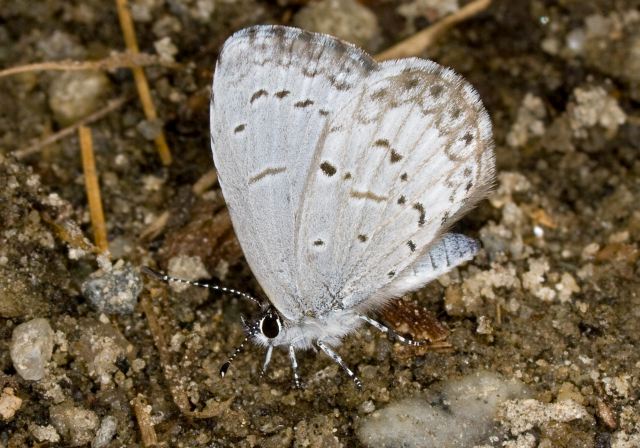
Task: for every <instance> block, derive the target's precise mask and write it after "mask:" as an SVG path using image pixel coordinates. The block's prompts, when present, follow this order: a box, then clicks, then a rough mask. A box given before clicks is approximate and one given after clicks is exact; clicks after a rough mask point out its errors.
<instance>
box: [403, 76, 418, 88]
mask: <svg viewBox="0 0 640 448" xmlns="http://www.w3.org/2000/svg"><path fill="white" fill-rule="evenodd" d="M403 84H404V88H405V89H407V90H409V89H413V88H414V87H417V86H418V84H420V80H419V79H418V78H407V79H405V80H404V81H403Z"/></svg>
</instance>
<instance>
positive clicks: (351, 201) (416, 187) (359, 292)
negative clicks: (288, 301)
mask: <svg viewBox="0 0 640 448" xmlns="http://www.w3.org/2000/svg"><path fill="white" fill-rule="evenodd" d="M493 176H494V154H493V145H492V138H491V125H490V121H489V118H488V116H487V114H486V112H485V110H484V108H483V106H482V104H481V102H480V100H479V98H478V95H477V94H476V93H475V91H474V90H473V88H472V87H471V86H470V85H469V84H468V83H467V82H465V81H464V80H463V79H462V78H461V77H459V76H458V75H456V74H454V73H453V72H452V71H450V70H448V69H445V68H443V67H441V66H439V65H437V64H435V63H433V62H430V61H424V60H420V59H404V60H399V61H390V62H385V63H382V64H379V65H378V67H377V68H376V69H374V70H371V71H370V72H369V74H368V77H367V80H366V82H364V83H362V84H360V86H359V88H358V89H357V91H356V92H354V95H353V96H352V97H351V98H350V100H349V102H348V103H347V104H345V105H344V106H343V107H342V109H341V110H340V111H339V112H338V113H337V114H336V115H335V116H334V117H332V118H331V119H330V120H328V121H327V122H326V123H325V125H324V128H323V130H322V133H321V135H320V136H319V144H318V146H317V148H316V151H315V154H314V156H313V159H312V161H311V166H310V171H309V176H308V179H307V183H306V185H305V188H304V191H303V202H302V212H301V214H300V215H299V216H298V221H297V223H296V256H297V263H298V266H299V269H300V273H299V275H298V291H299V292H300V293H301V296H302V297H304V299H305V300H307V301H308V302H307V303H306V304H305V306H307V307H308V309H313V310H317V312H318V313H322V312H323V310H326V309H329V308H335V307H344V308H352V307H360V308H366V307H368V306H373V305H375V304H376V303H379V302H382V301H384V300H386V299H388V298H390V297H392V293H395V292H397V291H399V290H405V289H406V288H404V287H402V288H395V291H394V288H389V287H388V286H389V285H390V284H391V283H392V282H393V281H394V279H395V278H397V277H398V276H400V275H403V274H406V272H405V270H407V269H408V268H409V267H410V266H412V265H414V266H418V265H417V264H416V263H418V262H419V260H420V259H422V258H423V257H424V256H426V255H427V254H428V253H429V251H430V250H432V248H433V246H434V244H437V243H438V241H439V240H440V237H441V236H442V235H443V233H444V232H445V231H446V229H447V228H448V227H449V226H450V225H451V224H452V223H453V222H454V221H455V220H456V219H458V218H459V216H460V215H461V214H462V213H463V212H464V211H465V210H467V209H469V208H470V207H472V206H473V205H475V204H476V203H477V202H478V201H479V200H480V199H482V198H483V197H484V196H485V195H486V193H487V192H488V190H489V189H490V188H491V185H492V182H493ZM320 243H321V244H320ZM423 277H425V276H423ZM426 277H428V276H426ZM401 283H402V282H401ZM405 283H406V282H405ZM416 284H417V285H418V286H420V285H421V284H423V283H421V282H417V283H416ZM397 285H398V284H397ZM397 285H396V286H397ZM405 286H406V285H405ZM414 286H415V284H414ZM319 291H320V293H318V292H319Z"/></svg>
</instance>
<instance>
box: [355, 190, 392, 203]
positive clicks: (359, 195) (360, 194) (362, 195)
mask: <svg viewBox="0 0 640 448" xmlns="http://www.w3.org/2000/svg"><path fill="white" fill-rule="evenodd" d="M351 197H352V198H355V199H370V200H372V201H374V202H384V201H386V200H387V197H386V196H380V195H377V194H375V193H373V192H371V191H356V190H351Z"/></svg>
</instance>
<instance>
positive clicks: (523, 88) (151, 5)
mask: <svg viewBox="0 0 640 448" xmlns="http://www.w3.org/2000/svg"><path fill="white" fill-rule="evenodd" d="M308 3H310V2H308V1H304V0H298V1H295V0H279V1H277V2H275V1H273V2H267V1H257V0H237V1H233V0H183V1H180V0H130V4H131V11H132V15H133V19H134V24H135V28H136V33H137V37H138V41H139V46H140V49H141V51H143V52H145V53H150V54H158V55H160V56H161V57H162V58H163V60H164V61H171V60H175V61H176V62H178V63H179V65H177V66H171V65H168V64H167V63H163V64H157V63H156V64H152V65H150V66H148V67H146V68H145V71H146V74H147V77H148V79H149V84H150V87H151V91H152V94H153V98H154V100H155V104H156V106H157V109H158V116H159V117H160V119H159V120H156V121H154V120H147V119H145V116H144V114H143V112H142V108H141V106H140V103H139V102H138V100H137V97H136V95H135V86H134V82H133V77H132V75H131V71H130V70H128V69H124V68H120V69H112V70H100V71H94V72H86V71H83V72H79V71H68V70H62V71H53V70H45V71H28V72H24V73H21V74H17V75H12V76H7V77H3V78H0V104H1V107H0V447H23V446H39V447H42V446H85V445H91V446H93V447H94V448H95V447H98V448H99V447H121V446H126V447H137V446H152V445H153V443H154V440H155V441H157V442H156V443H157V446H166V447H174V446H176V447H218V446H220V447H223V446H237V447H253V446H262V447H281V446H285V447H286V446H295V447H307V446H309V447H315V446H324V447H331V446H336V447H337V446H345V447H352V446H365V445H368V446H374V447H378V446H389V447H399V446H407V447H420V446H463V447H466V446H468V447H471V446H486V447H488V446H492V447H501V446H509V447H516V446H518V447H534V446H541V447H582V446H584V447H609V446H612V447H616V448H621V447H639V446H640V404H638V398H639V391H638V390H639V387H640V375H639V373H638V372H640V349H639V348H638V336H639V335H640V295H639V291H640V288H639V286H640V282H639V281H638V278H639V275H638V274H639V273H640V261H639V260H640V252H639V247H638V246H639V244H640V211H639V210H638V203H640V158H639V157H638V154H639V152H640V109H639V107H638V106H639V105H640V2H638V1H635V0H626V1H623V0H614V1H611V0H586V1H580V2H577V1H570V0H557V1H551V0H545V1H542V0H532V1H524V0H517V1H516V0H494V1H493V4H492V5H491V6H490V7H489V9H487V10H486V11H484V12H482V13H480V14H478V15H477V16H475V17H474V18H472V19H471V20H468V21H466V22H464V23H462V24H460V25H458V26H457V27H455V28H453V29H451V30H449V31H448V32H447V33H446V35H445V36H444V37H443V38H441V39H440V40H439V41H438V42H437V43H436V44H434V45H432V46H431V47H430V48H429V49H428V50H427V51H425V52H423V53H422V54H421V56H422V57H428V58H431V59H434V60H436V61H438V62H439V63H441V64H443V65H446V66H450V67H452V68H453V69H455V70H456V71H457V72H459V73H461V74H462V75H463V76H464V77H465V78H467V79H468V80H469V81H470V82H471V83H472V84H473V85H474V86H476V88H477V90H478V91H479V93H480V96H481V97H482V99H483V101H484V103H485V105H486V107H487V109H488V111H489V113H490V116H491V118H492V121H493V123H494V134H495V141H496V155H497V163H498V180H497V185H496V190H495V192H494V193H493V194H492V196H491V197H490V199H489V200H487V201H484V202H483V203H482V204H481V205H480V206H479V207H478V208H477V209H476V210H474V211H473V212H472V213H470V214H469V215H468V216H467V217H465V218H464V219H463V220H462V221H461V222H460V223H459V225H458V226H457V230H459V231H462V232H464V233H466V234H469V235H471V236H474V237H477V238H478V239H479V240H480V241H481V242H482V245H483V249H482V251H481V253H480V254H479V255H478V256H477V257H476V258H475V259H474V260H473V261H472V262H470V263H468V264H466V265H465V266H463V267H461V268H459V269H456V270H455V271H454V272H452V273H450V274H448V275H446V276H444V277H443V278H440V279H439V280H438V281H435V282H433V283H432V284H431V285H429V286H427V287H426V288H424V289H423V290H421V291H419V292H418V293H416V294H413V295H411V296H410V297H408V298H407V300H406V301H404V302H403V306H404V307H405V308H407V307H408V309H411V310H412V313H413V311H415V312H416V313H418V314H417V317H415V319H416V320H417V321H418V322H421V320H420V319H421V313H424V309H428V310H430V311H431V312H432V313H434V314H435V315H437V316H438V318H439V319H440V320H441V321H442V322H443V324H444V325H446V326H447V327H448V328H449V329H450V335H449V337H448V339H447V342H448V344H449V346H448V348H447V346H446V344H444V347H442V346H441V347H440V349H433V348H432V349H414V348H407V347H405V346H402V345H399V344H396V343H394V342H392V341H389V340H388V339H387V338H385V337H384V335H382V334H379V333H377V332H375V331H374V330H372V329H369V328H365V329H363V330H362V331H360V332H358V333H357V334H354V335H353V336H350V337H349V338H347V339H346V340H345V342H344V344H343V345H342V346H341V347H340V348H339V352H340V353H341V354H342V355H343V356H344V358H345V360H346V362H347V363H348V364H349V365H351V366H354V367H355V368H356V371H357V372H358V374H359V375H360V377H361V378H362V380H363V382H364V388H363V389H362V390H358V389H356V388H355V387H354V386H353V384H352V383H351V382H350V380H349V379H348V378H347V377H346V376H345V375H343V374H342V372H340V371H339V369H338V368H337V367H336V366H335V365H334V364H333V363H331V362H330V361H329V360H328V359H327V358H326V357H324V356H320V355H316V354H314V353H308V354H307V355H304V356H301V357H299V361H300V364H301V374H302V376H303V378H304V381H305V388H304V389H303V390H296V389H294V388H293V387H292V383H291V372H290V369H289V365H288V360H287V358H286V355H285V353H284V352H277V353H275V355H274V360H273V365H272V368H271V370H270V372H269V373H268V375H267V376H266V377H265V378H259V369H260V365H261V362H262V353H261V351H260V350H258V349H257V348H255V347H253V348H249V349H248V350H247V352H246V353H245V354H243V355H242V356H239V357H238V358H237V360H236V362H235V363H234V364H233V366H232V368H231V369H230V371H229V374H228V375H227V377H226V378H224V379H221V378H220V377H219V375H218V370H219V367H220V365H221V363H222V362H224V361H225V360H226V358H227V357H228V355H229V354H230V353H231V352H232V351H233V348H234V347H235V346H236V345H237V344H238V343H239V342H240V341H241V340H242V338H243V337H244V335H243V329H242V326H241V324H240V316H241V315H251V314H252V313H253V312H255V309H254V308H253V307H252V305H251V304H249V303H245V302H243V301H241V300H238V299H236V298H234V297H231V296H226V295H222V296H221V295H218V294H215V293H210V294H209V293H208V292H207V291H204V290H196V289H194V288H190V289H187V290H184V291H180V292H177V291H174V290H172V289H171V288H169V287H167V285H164V284H161V283H158V282H155V281H152V280H151V279H149V278H148V277H144V276H140V275H139V274H138V271H137V269H138V268H139V267H140V266H142V265H151V266H156V267H158V268H160V269H164V270H166V269H170V270H172V272H177V273H181V272H182V273H183V274H184V275H188V274H189V273H193V272H197V273H201V274H202V276H203V277H207V278H211V279H214V280H215V281H216V282H220V283H222V284H225V285H227V286H229V287H233V288H237V289H241V290H245V291H248V292H250V293H252V294H255V295H259V294H260V291H259V286H258V285H257V283H256V282H255V280H254V279H253V277H252V275H251V272H250V270H249V268H248V267H247V265H246V262H245V261H244V259H243V257H242V252H241V250H240V248H239V245H238V243H237V241H236V239H235V237H234V235H233V230H232V229H231V226H230V221H229V217H228V214H227V212H226V209H225V206H224V201H223V199H222V196H221V193H220V190H219V186H218V185H217V183H216V182H215V178H213V177H212V176H211V169H212V167H213V164H212V161H211V157H210V150H209V135H208V103H209V93H210V87H209V86H210V82H211V77H212V71H213V67H214V63H215V60H216V56H217V52H218V50H219V48H220V45H221V44H222V42H223V41H224V40H225V38H226V37H227V36H229V35H230V33H232V32H233V31H234V30H236V29H239V28H242V27H244V26H247V25H251V24H257V23H286V24H292V25H294V24H295V25H301V26H305V27H307V28H312V29H317V30H323V31H328V32H333V33H337V34H339V35H340V36H342V37H343V38H345V39H349V40H352V41H355V42H358V43H359V44H360V45H362V46H364V47H365V48H367V49H368V50H369V51H370V52H372V53H376V52H377V51H380V50H382V49H384V48H387V47H388V46H390V45H391V44H393V43H395V42H398V41H400V40H401V39H403V38H406V37H407V36H410V35H411V34H412V33H415V32H416V31H417V30H420V29H422V28H424V27H426V26H428V25H430V24H431V23H433V22H436V21H437V20H439V18H440V17H443V16H446V15H447V14H450V13H452V12H455V11H456V10H458V9H459V8H460V7H461V6H463V5H464V4H465V3H466V2H464V1H456V0H413V1H412V0H406V1H398V0H366V1H365V0H363V1H361V2H359V3H357V4H356V3H355V2H354V3H352V2H347V1H342V2H340V1H337V2H336V1H334V2H326V1H323V2H320V3H319V4H318V2H312V3H314V4H313V5H308ZM123 49H124V42H123V38H122V33H121V29H120V26H119V22H118V16H117V13H116V9H115V4H114V3H113V2H108V1H102V0H84V1H65V2H63V1H54V0H46V1H38V2H27V1H22V0H14V1H10V0H3V1H2V2H0V67H2V68H7V67H13V66H18V65H22V64H27V63H32V62H42V61H58V60H64V59H74V60H97V59H101V58H105V57H108V56H109V55H110V54H111V53H112V52H114V51H122V50H123ZM118 98H124V103H123V104H122V105H121V106H120V107H119V108H117V109H116V110H114V111H113V112H111V113H109V114H106V116H105V117H104V118H102V119H100V120H98V121H95V122H94V123H92V124H91V130H92V133H93V139H94V149H95V157H96V166H97V171H98V176H99V180H100V185H101V193H102V200H103V205H104V211H105V216H106V222H107V235H108V241H109V248H110V251H111V261H109V260H106V259H97V258H96V256H95V255H94V254H93V253H92V251H91V248H90V246H89V245H88V244H87V241H88V240H85V238H87V239H92V230H91V226H90V220H89V210H88V205H87V199H86V193H85V189H84V177H83V171H82V161H81V157H80V150H79V142H78V138H77V134H76V133H75V132H72V133H71V134H70V135H68V136H66V137H65V138H62V139H60V140H58V141H56V142H55V143H53V144H50V145H46V146H42V147H38V148H37V149H36V150H25V148H30V147H33V145H34V142H38V141H40V140H41V139H44V138H46V137H47V136H50V135H52V134H54V133H56V132H57V131H59V130H60V129H63V128H65V127H66V126H68V125H69V124H70V123H73V122H75V121H76V120H78V119H81V118H83V117H85V116H87V115H90V114H91V113H93V112H95V111H96V110H100V109H102V108H103V107H105V105H106V104H108V102H109V101H112V100H114V99H118ZM162 127H163V128H164V133H165V135H166V138H167V141H168V145H169V147H170V148H171V151H172V154H173V158H174V162H173V164H171V165H170V166H169V167H164V166H163V165H162V164H161V163H160V161H159V158H158V156H157V153H156V148H155V145H154V138H156V137H157V136H158V132H159V130H160V129H161V128H162ZM16 155H17V156H18V157H16ZM118 260H122V261H121V262H118ZM111 263H113V265H111ZM99 268H101V269H102V270H101V271H99ZM96 272H97V273H96ZM105 272H106V273H105ZM99 276H102V277H101V278H107V279H111V280H112V281H114V282H115V284H108V283H106V284H105V283H100V280H96V277H99ZM105 276H106V277H105ZM114 279H117V280H114ZM92 281H93V283H92ZM95 282H97V283H95ZM105 288H106V289H105ZM105 290H106V291H107V293H109V292H112V291H114V290H116V291H119V292H120V293H121V295H120V296H118V297H117V300H115V302H113V303H109V304H104V303H102V304H101V303H100V300H101V297H102V296H101V295H100V292H101V291H103V292H104V291H105ZM96 291H97V293H96ZM138 292H139V294H137V293H138ZM96 294H97V296H96ZM96 297H97V298H96ZM405 314H406V313H405ZM398 315H399V314H398V313H396V314H394V311H393V310H392V311H390V315H389V316H388V319H387V320H388V321H393V323H394V324H396V325H398V326H399V329H400V330H402V331H408V332H410V333H413V335H414V336H416V337H419V336H420V330H421V328H420V325H411V322H409V323H407V325H405V326H404V327H403V322H402V319H394V317H395V318H397V317H398ZM413 323H415V322H413ZM441 345H442V344H441Z"/></svg>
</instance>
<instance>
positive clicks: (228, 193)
mask: <svg viewBox="0 0 640 448" xmlns="http://www.w3.org/2000/svg"><path fill="white" fill-rule="evenodd" d="M373 65H375V63H374V62H373V61H372V60H371V59H370V58H369V57H368V56H366V55H365V54H364V53H362V51H360V50H359V49H357V48H355V47H353V46H351V45H349V44H345V43H343V42H340V41H338V40H335V39H332V38H329V37H327V36H323V35H319V34H313V33H309V32H305V31H302V30H298V29H294V28H286V27H280V26H257V27H252V28H247V29H245V30H242V31H239V32H238V33H236V34H234V35H233V36H232V37H231V38H229V39H228V40H227V42H226V43H225V45H224V47H223V49H222V51H221V53H220V55H219V58H218V63H217V65H216V71H215V75H214V82H213V88H212V100H211V143H212V150H213V158H214V161H215V164H216V168H217V170H218V177H219V181H220V186H221V188H222V191H223V194H224V197H225V200H226V202H227V205H228V208H229V212H230V214H231V218H232V221H233V226H234V229H235V232H236V235H237V236H238V239H239V241H240V244H241V246H242V249H243V251H244V254H245V257H246V259H247V262H248V263H249V265H250V266H251V269H252V271H253V273H254V275H255V276H256V278H257V279H258V281H259V283H260V285H261V286H262V288H263V290H264V291H265V293H266V294H267V296H268V297H269V299H270V300H271V302H272V303H273V304H274V305H275V306H276V307H277V308H278V309H279V310H280V312H281V313H282V314H283V315H284V316H285V317H288V318H290V319H291V318H295V317H296V316H300V315H301V314H302V312H303V311H304V310H305V309H306V308H305V304H304V303H302V302H301V301H300V299H299V298H300V297H301V292H300V291H299V290H298V289H297V288H298V285H299V282H298V281H297V280H298V277H299V272H298V266H297V262H298V261H297V259H296V257H295V256H294V252H293V242H294V228H295V224H294V223H295V220H296V217H297V213H298V212H299V207H300V198H301V195H302V191H303V189H304V187H305V180H306V178H307V172H308V170H309V166H310V164H311V160H312V157H313V155H314V150H315V148H316V147H317V145H318V141H319V138H320V136H321V133H322V131H323V129H324V128H325V127H326V124H327V123H328V121H329V120H331V118H332V116H333V115H335V112H336V111H337V110H340V109H341V108H343V106H344V104H346V102H347V100H348V98H349V97H350V96H351V92H352V90H353V87H354V85H356V84H358V83H359V82H360V81H361V80H362V78H363V77H364V75H365V74H366V73H368V72H369V71H370V69H371V66H373ZM306 291H308V289H307V290H306Z"/></svg>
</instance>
